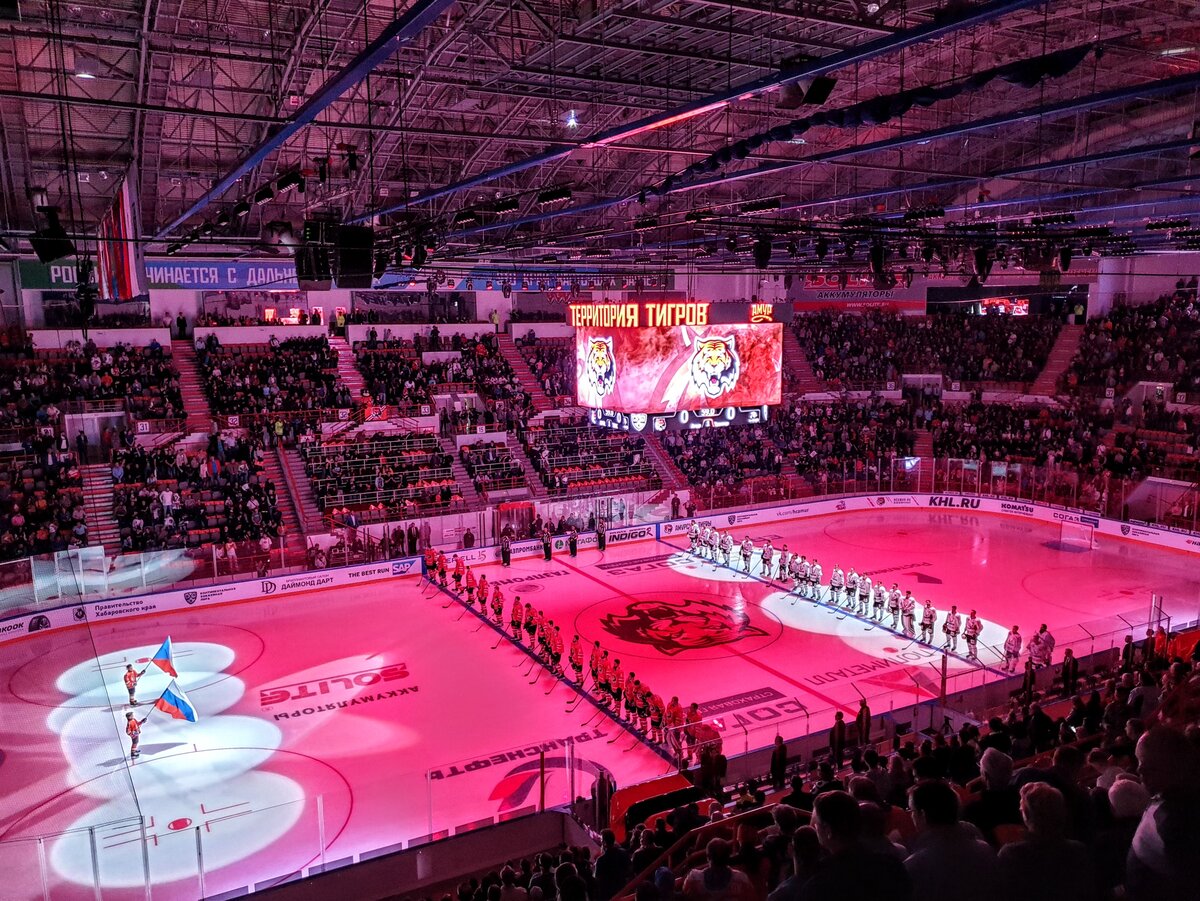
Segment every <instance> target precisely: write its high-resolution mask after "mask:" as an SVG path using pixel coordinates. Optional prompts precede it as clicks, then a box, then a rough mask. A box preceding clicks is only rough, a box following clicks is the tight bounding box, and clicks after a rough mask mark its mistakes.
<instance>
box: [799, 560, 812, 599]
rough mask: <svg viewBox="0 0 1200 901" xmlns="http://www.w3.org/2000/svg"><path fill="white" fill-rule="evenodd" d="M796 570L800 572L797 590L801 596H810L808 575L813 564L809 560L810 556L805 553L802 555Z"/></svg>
mask: <svg viewBox="0 0 1200 901" xmlns="http://www.w3.org/2000/svg"><path fill="white" fill-rule="evenodd" d="M796 572H797V573H798V574H799V581H798V582H797V583H796V591H798V592H799V593H800V597H802V598H806V597H808V577H809V575H810V573H811V572H812V564H811V563H809V562H808V558H807V557H805V556H804V555H803V554H801V555H800V562H799V564H797V566H796Z"/></svg>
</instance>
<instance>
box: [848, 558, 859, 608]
mask: <svg viewBox="0 0 1200 901" xmlns="http://www.w3.org/2000/svg"><path fill="white" fill-rule="evenodd" d="M846 606H847V607H849V608H850V609H851V610H853V611H854V612H855V613H858V612H859V606H858V571H857V570H856V569H855V568H854V567H853V566H852V567H850V569H849V571H847V573H846Z"/></svg>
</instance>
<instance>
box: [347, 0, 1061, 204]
mask: <svg viewBox="0 0 1200 901" xmlns="http://www.w3.org/2000/svg"><path fill="white" fill-rule="evenodd" d="M1041 2H1043V0H994V2H991V3H986V4H984V5H983V6H979V7H976V8H974V9H972V10H970V11H969V12H967V13H964V14H963V15H961V16H959V17H958V18H955V19H951V20H949V21H939V22H931V23H928V24H926V25H921V26H918V27H916V28H910V29H908V30H907V31H902V32H897V33H895V34H889V35H887V36H885V37H881V38H878V39H876V40H874V41H869V42H868V43H866V44H863V45H862V46H860V47H853V48H850V49H848V50H843V51H841V52H839V53H834V54H831V55H830V56H826V57H823V58H821V59H816V60H811V61H809V62H807V63H805V64H804V65H802V66H800V67H799V68H797V69H792V70H789V71H787V72H776V73H774V74H771V75H764V76H763V77H761V78H758V79H755V80H753V81H749V82H743V83H742V84H740V85H736V86H734V87H732V88H729V89H727V90H725V91H721V92H718V93H715V94H711V95H709V96H708V97H702V98H700V99H698V100H694V101H692V102H690V103H686V104H684V105H682V106H679V107H676V108H675V109H672V110H666V111H664V112H662V113H657V114H654V115H651V116H646V117H644V118H641V119H638V120H636V121H634V122H631V123H629V124H627V125H621V126H617V127H616V128H612V129H608V130H606V131H602V132H599V133H597V134H595V135H591V136H589V137H588V138H587V139H586V140H585V146H592V147H602V146H606V145H608V144H611V143H613V142H614V141H621V140H624V139H626V138H629V137H632V136H633V135H636V134H639V133H641V132H645V131H650V130H652V129H656V128H662V127H664V126H667V125H671V124H673V123H676V122H681V121H685V120H687V119H692V118H694V117H696V116H698V115H701V114H703V113H707V112H711V111H713V110H717V109H721V108H723V107H725V106H726V105H728V104H731V103H735V102H737V101H742V100H749V99H751V98H753V97H757V96H759V95H761V94H765V93H767V92H768V91H772V90H774V89H776V88H778V87H780V86H782V85H785V84H792V83H794V82H797V81H800V80H801V79H804V78H812V77H814V76H817V75H823V74H825V73H827V72H833V71H835V70H837V69H841V68H844V67H846V66H851V65H854V64H855V63H861V62H864V61H866V60H870V59H874V58H876V57H879V56H884V55H886V54H889V53H895V52H896V51H899V50H902V49H904V48H906V47H911V46H913V45H915V44H919V43H922V42H925V41H931V40H935V39H937V38H940V37H944V36H945V35H948V34H952V33H954V32H956V31H960V30H962V29H964V28H971V27H973V26H976V25H984V24H986V23H988V22H991V21H994V20H995V19H998V18H1001V17H1003V16H1006V15H1009V14H1011V13H1014V12H1017V11H1019V10H1022V9H1027V8H1028V7H1031V6H1038V5H1040V4H1041ZM573 149H574V148H572V147H556V148H551V149H550V150H547V151H545V152H543V153H539V154H535V155H534V156H531V157H528V158H527V159H524V160H521V161H519V162H516V163H511V164H509V165H507V166H502V167H500V168H498V169H492V170H489V171H487V172H483V173H480V174H479V175H475V176H472V177H470V178H466V179H463V180H461V181H458V182H455V183H453V184H450V185H446V186H445V187H442V188H435V189H433V190H429V191H423V192H421V193H420V194H418V195H417V196H416V197H413V198H411V199H406V200H402V201H400V202H398V203H394V204H390V205H388V206H385V207H383V208H381V209H378V210H375V211H373V212H370V213H364V214H363V215H361V216H359V217H357V218H356V219H355V220H354V221H356V222H365V221H367V220H368V219H370V218H372V217H373V216H377V215H383V214H387V213H395V212H399V211H400V210H403V209H407V208H408V207H410V206H413V205H415V204H419V203H425V202H427V201H430V200H435V199H437V198H439V197H445V196H447V195H449V194H453V193H455V192H457V191H462V190H464V189H466V188H473V187H477V186H478V185H482V184H486V183H488V182H490V181H495V180H496V179H499V178H504V177H506V176H509V175H513V174H515V173H518V172H523V171H525V170H527V169H532V168H535V167H537V166H541V165H543V164H545V163H549V162H553V161H554V160H559V159H563V158H564V157H566V156H569V155H570V154H571V152H572V150H573Z"/></svg>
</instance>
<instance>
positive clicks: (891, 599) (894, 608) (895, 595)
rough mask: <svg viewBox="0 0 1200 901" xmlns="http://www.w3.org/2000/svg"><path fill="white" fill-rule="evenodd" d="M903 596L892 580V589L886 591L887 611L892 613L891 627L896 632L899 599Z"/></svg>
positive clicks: (898, 618) (898, 624)
mask: <svg viewBox="0 0 1200 901" xmlns="http://www.w3.org/2000/svg"><path fill="white" fill-rule="evenodd" d="M903 598H904V592H903V591H901V590H900V586H899V585H897V584H896V583H895V582H893V583H892V590H891V591H889V592H888V613H890V614H891V615H892V628H893V629H895V630H896V631H897V632H899V631H900V601H901V600H902V599H903Z"/></svg>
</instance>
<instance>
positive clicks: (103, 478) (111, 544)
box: [81, 463, 121, 557]
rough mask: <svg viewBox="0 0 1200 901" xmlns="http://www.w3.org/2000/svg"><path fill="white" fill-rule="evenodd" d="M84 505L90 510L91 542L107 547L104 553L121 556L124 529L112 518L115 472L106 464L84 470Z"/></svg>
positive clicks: (91, 466) (89, 531) (90, 466)
mask: <svg viewBox="0 0 1200 901" xmlns="http://www.w3.org/2000/svg"><path fill="white" fill-rule="evenodd" d="M81 471H82V473H83V506H84V509H85V510H86V511H87V527H88V540H89V542H90V543H92V544H102V545H104V552H105V553H106V554H108V555H109V556H112V557H115V556H116V555H117V554H119V553H121V527H120V526H119V525H117V521H116V519H114V518H113V512H112V510H113V480H112V470H111V469H110V468H109V467H108V464H107V463H91V464H88V465H87V466H84V467H82V470H81Z"/></svg>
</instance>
